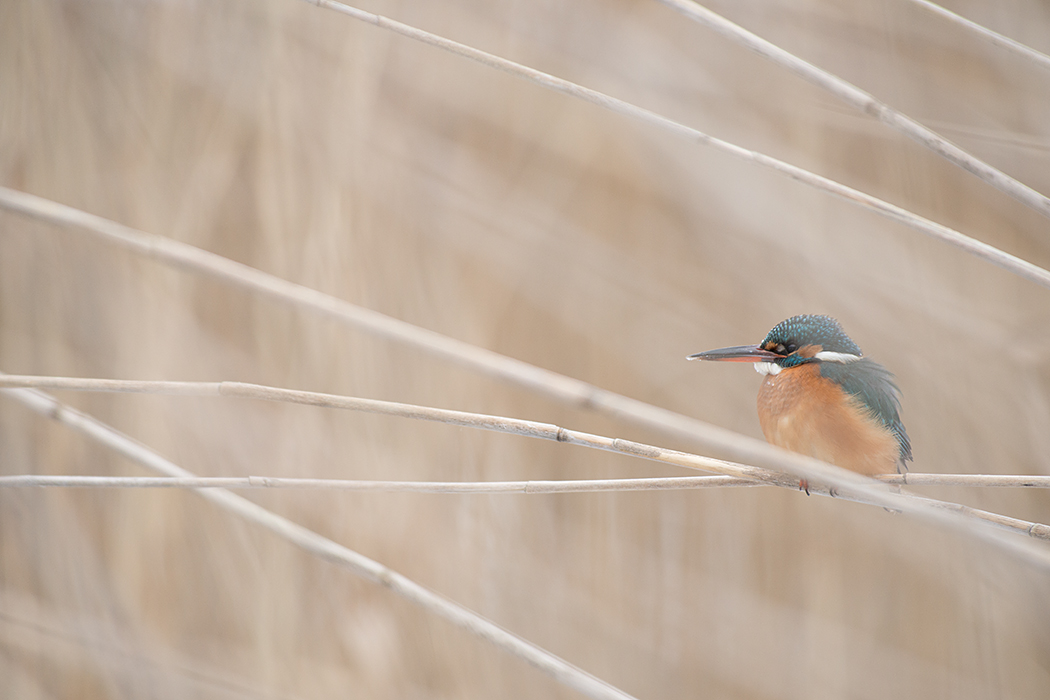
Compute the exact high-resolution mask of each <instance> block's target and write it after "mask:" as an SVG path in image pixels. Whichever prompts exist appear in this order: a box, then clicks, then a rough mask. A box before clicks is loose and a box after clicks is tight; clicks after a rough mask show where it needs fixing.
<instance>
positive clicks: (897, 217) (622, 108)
mask: <svg viewBox="0 0 1050 700" xmlns="http://www.w3.org/2000/svg"><path fill="white" fill-rule="evenodd" d="M305 1H306V2H309V3H311V4H313V5H318V6H320V7H324V8H327V9H330V10H335V11H336V12H340V13H342V14H345V15H349V16H351V17H353V18H355V19H358V20H361V21H363V22H368V23H370V24H374V25H376V26H377V27H381V28H383V29H387V30H389V31H392V32H395V33H397V34H401V35H402V36H406V37H409V38H411V39H415V40H416V41H420V42H422V43H425V44H429V45H430V46H435V47H438V48H441V49H444V50H445V51H449V52H451V53H454V54H457V55H459V56H463V57H465V58H469V59H472V60H474V61H477V62H479V63H482V64H484V65H486V66H490V67H492V68H497V69H499V70H502V71H504V72H506V73H510V74H511V75H514V76H517V77H520V78H524V79H526V80H529V81H531V82H534V83H536V84H537V85H541V86H543V87H545V88H548V89H550V90H554V91H556V92H561V93H563V94H566V95H570V96H572V97H576V98H578V99H581V100H584V101H585V102H590V103H592V104H596V105H598V106H600V107H604V108H605V109H608V110H611V111H613V112H616V113H617V114H622V115H624V116H627V117H630V118H632V119H637V120H639V121H641V122H644V123H646V124H648V125H650V126H654V127H656V128H659V129H662V130H664V131H667V132H669V133H672V134H674V135H676V136H679V137H681V138H684V139H686V140H689V141H693V142H695V143H699V144H702V145H705V146H710V147H712V148H715V149H716V150H719V151H722V152H724V153H728V154H730V155H732V156H735V157H737V158H742V159H744V160H748V161H751V162H752V163H755V164H756V165H760V166H762V167H765V168H768V169H770V170H773V171H775V172H778V173H780V174H782V175H786V176H787V177H790V178H791V179H793V180H797V181H798V182H801V183H803V184H806V185H809V186H811V187H814V188H816V189H819V190H822V191H824V192H827V193H829V194H832V195H835V196H836V197H839V198H841V199H844V200H846V201H848V202H852V203H854V204H857V205H859V206H861V207H863V208H865V209H869V210H871V211H874V212H876V213H878V214H881V215H882V216H885V217H886V218H888V219H892V220H893V221H896V222H898V223H901V224H904V225H905V226H908V227H910V228H912V229H914V230H916V231H919V232H921V233H924V234H926V235H927V236H930V237H931V238H935V239H937V240H939V241H942V242H944V243H948V244H949V245H953V246H956V247H957V248H961V249H962V250H965V251H966V252H968V253H970V254H972V255H976V256H977V257H979V258H982V259H984V260H987V261H988V262H991V263H994V264H995V265H998V266H1000V267H1002V268H1003V269H1005V270H1009V271H1010V272H1012V273H1014V274H1016V275H1019V276H1021V277H1023V278H1025V279H1027V280H1030V281H1032V282H1035V283H1036V284H1039V285H1041V286H1043V287H1047V288H1050V272H1047V271H1046V270H1044V269H1042V268H1040V267H1038V266H1036V265H1033V264H1032V263H1030V262H1027V261H1026V260H1023V259H1021V258H1018V257H1017V256H1014V255H1010V254H1009V253H1006V252H1004V251H1001V250H999V249H998V248H995V247H994V246H990V245H988V244H986V243H982V242H981V241H978V240H976V239H974V238H970V237H969V236H966V235H964V234H962V233H960V232H958V231H956V230H954V229H951V228H948V227H947V226H944V225H942V224H938V223H936V222H934V221H931V220H929V219H926V218H924V217H921V216H919V215H917V214H913V213H912V212H910V211H908V210H907V209H904V208H902V207H898V206H896V205H895V204H890V203H889V202H886V201H883V200H881V199H879V198H877V197H873V196H872V195H870V194H866V193H864V192H861V191H860V190H855V189H853V188H852V187H847V186H846V185H843V184H841V183H839V182H836V181H834V180H832V179H830V178H826V177H824V176H822V175H817V174H816V173H811V172H809V171H808V170H805V169H804V168H800V167H798V166H796V165H791V164H789V163H785V162H784V161H781V160H778V159H776V158H773V157H771V156H767V155H765V154H763V153H759V152H758V151H752V150H749V149H746V148H742V147H740V146H737V145H735V144H732V143H729V142H728V141H723V140H722V139H718V138H715V137H714V136H710V135H708V134H705V133H703V132H701V131H698V130H697V129H693V128H692V127H688V126H685V125H684V124H680V123H678V122H676V121H673V120H671V119H668V118H667V117H664V116H662V115H659V114H657V113H655V112H651V111H649V110H647V109H643V108H641V107H638V106H636V105H633V104H631V103H629V102H625V101H623V100H620V99H617V98H615V97H610V96H609V95H606V94H604V93H601V92H598V91H597V90H591V89H590V88H586V87H583V86H582V85H577V84H576V83H572V82H569V81H568V80H563V79H562V78H557V77H555V76H553V75H550V74H548V73H543V72H541V71H538V70H535V69H533V68H529V67H527V66H523V65H521V64H519V63H515V62H513V61H508V60H507V59H505V58H500V57H499V56H495V55H493V54H490V53H486V52H484V51H480V50H478V49H475V48H473V47H470V46H467V45H465V44H460V43H458V42H455V41H451V40H450V39H446V38H444V37H440V36H437V35H436V34H431V33H429V32H425V31H423V30H421V29H416V28H415V27H411V26H409V25H407V24H402V23H401V22H396V21H394V20H392V19H389V18H387V17H383V16H382V15H376V14H372V13H371V12H365V11H363V10H359V9H357V8H355V7H350V6H349V5H344V4H343V3H339V2H333V1H332V0H305ZM1004 177H1005V176H1004ZM1018 184H1020V183H1018ZM1021 187H1024V185H1021ZM1032 192H1033V193H1034V194H1035V195H1037V196H1038V197H1042V198H1043V199H1046V198H1045V197H1043V195H1041V194H1039V193H1038V192H1035V191H1034V190H1032ZM1026 203H1027V202H1026ZM1041 211H1042V212H1043V213H1050V206H1048V207H1047V208H1046V209H1041Z"/></svg>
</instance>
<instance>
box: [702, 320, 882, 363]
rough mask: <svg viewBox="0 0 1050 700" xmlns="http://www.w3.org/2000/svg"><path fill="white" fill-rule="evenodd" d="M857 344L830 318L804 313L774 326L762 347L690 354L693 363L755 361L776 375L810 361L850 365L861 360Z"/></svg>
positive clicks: (722, 349) (731, 348)
mask: <svg viewBox="0 0 1050 700" xmlns="http://www.w3.org/2000/svg"><path fill="white" fill-rule="evenodd" d="M861 357H863V354H862V353H861V351H860V348H859V347H857V344H856V343H854V342H853V341H852V340H851V339H850V337H849V336H848V335H846V333H845V332H844V331H843V330H842V326H840V325H839V322H838V321H836V320H835V319H833V318H831V317H830V316H819V315H815V314H804V315H802V316H792V317H791V318H789V319H787V320H784V321H781V322H780V323H778V324H777V325H775V326H773V329H772V330H770V331H769V333H767V334H766V337H765V340H763V341H762V342H761V343H759V344H758V345H737V346H734V347H730V348H718V349H717V350H707V351H706V352H698V353H696V354H695V355H690V356H689V359H690V360H711V361H715V362H754V363H755V369H756V370H758V371H759V372H760V373H762V374H772V375H776V374H779V373H780V372H781V370H784V369H787V368H789V367H795V366H798V365H802V364H805V363H808V362H839V363H848V362H854V361H856V360H859V359H861Z"/></svg>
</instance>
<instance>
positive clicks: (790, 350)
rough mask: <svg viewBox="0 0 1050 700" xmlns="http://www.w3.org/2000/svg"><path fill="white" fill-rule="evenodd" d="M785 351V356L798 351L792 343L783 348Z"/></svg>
mask: <svg viewBox="0 0 1050 700" xmlns="http://www.w3.org/2000/svg"><path fill="white" fill-rule="evenodd" d="M785 350H787V354H788V355H790V354H791V353H793V352H795V351H796V350H798V346H797V345H795V344H794V343H788V345H787V347H786V348H785Z"/></svg>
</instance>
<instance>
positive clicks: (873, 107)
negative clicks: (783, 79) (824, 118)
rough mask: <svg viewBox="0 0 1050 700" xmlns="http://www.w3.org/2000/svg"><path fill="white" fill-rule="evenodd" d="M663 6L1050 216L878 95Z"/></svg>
mask: <svg viewBox="0 0 1050 700" xmlns="http://www.w3.org/2000/svg"><path fill="white" fill-rule="evenodd" d="M659 2H662V3H663V4H664V5H667V6H668V7H670V8H672V9H674V10H676V11H677V12H679V13H681V14H682V15H684V16H686V17H688V18H689V19H691V20H693V21H694V22H697V23H698V24H701V25H703V26H704V27H707V28H708V29H710V30H712V31H714V32H716V33H718V34H720V35H721V36H723V37H725V38H726V39H729V40H730V41H732V42H734V43H737V44H740V45H741V46H743V47H745V48H747V49H749V50H750V51H753V52H755V53H757V54H758V55H759V56H762V57H763V58H766V59H769V60H770V61H772V62H773V63H776V64H777V65H778V66H781V67H782V68H786V69H787V70H789V71H791V72H792V73H794V74H795V75H797V76H799V77H800V78H802V79H803V80H806V81H808V82H810V83H812V84H814V85H816V86H818V87H820V88H823V89H824V90H826V91H828V92H829V93H831V94H832V95H834V96H835V97H837V98H838V99H840V100H842V101H843V102H845V103H846V104H848V105H850V106H852V107H854V108H855V109H857V110H859V111H861V112H863V113H864V114H868V115H871V116H873V117H875V118H876V119H878V120H879V121H880V122H882V123H883V124H885V125H887V126H889V127H890V128H892V129H895V130H896V131H898V132H900V133H902V134H904V135H905V136H907V137H908V138H910V139H912V140H914V141H916V142H918V143H920V144H922V145H923V146H925V147H926V148H928V149H930V150H931V151H933V152H934V153H936V154H937V155H939V156H941V157H942V158H944V159H945V160H947V161H949V162H950V163H954V164H955V165H957V166H959V167H960V168H962V169H964V170H966V171H968V172H970V173H972V174H973V175H976V176H977V177H978V178H979V179H981V180H982V181H984V182H985V183H987V184H989V185H991V186H992V187H995V188H996V189H998V190H1000V191H1001V192H1005V193H1006V194H1008V195H1010V196H1011V197H1013V198H1014V199H1016V200H1017V201H1019V202H1021V203H1023V204H1025V205H1027V206H1029V207H1031V208H1032V209H1035V210H1036V211H1037V212H1039V213H1040V214H1042V215H1043V216H1047V217H1050V197H1047V196H1046V195H1044V194H1042V193H1041V192H1037V191H1036V190H1034V189H1032V188H1031V187H1029V186H1028V185H1026V184H1024V183H1022V182H1020V181H1018V180H1017V179H1015V178H1013V177H1011V176H1009V175H1007V174H1006V173H1004V172H1003V171H1001V170H999V169H998V168H994V167H992V166H991V165H989V164H988V163H985V162H984V161H983V160H981V159H980V158H977V157H976V156H973V155H970V154H969V153H967V152H966V151H964V150H963V149H961V148H959V147H958V146H956V145H955V144H954V143H952V142H951V141H949V140H948V139H946V138H944V137H943V136H941V135H940V134H938V133H937V132H935V131H933V130H932V129H930V128H928V127H926V126H923V125H922V124H920V123H919V122H917V121H915V120H914V119H912V118H911V117H909V116H907V115H905V114H903V113H901V112H899V111H898V110H896V109H894V108H893V107H890V106H889V105H887V104H885V103H883V102H881V101H879V100H877V99H875V97H874V96H872V95H871V94H869V93H867V92H865V91H864V90H861V89H860V88H858V87H857V86H856V85H854V84H852V83H850V82H848V81H846V80H844V79H842V78H840V77H838V76H837V75H835V74H833V73H831V72H829V71H826V70H824V69H823V68H818V67H817V66H815V65H813V64H812V63H810V62H809V61H805V60H803V59H801V58H799V57H798V56H796V55H794V54H792V53H791V52H789V51H786V50H784V49H782V48H780V47H779V46H777V45H776V44H774V43H772V42H770V41H767V40H766V39H763V38H762V37H760V36H758V35H757V34H754V33H752V32H749V31H748V30H746V29H744V28H743V27H741V26H740V25H738V24H735V23H733V22H730V21H729V20H728V19H726V18H725V17H722V16H721V15H719V14H718V13H716V12H712V11H711V10H709V9H707V8H706V7H704V6H703V5H700V4H698V3H696V2H693V0H659Z"/></svg>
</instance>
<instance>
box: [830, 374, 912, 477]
mask: <svg viewBox="0 0 1050 700" xmlns="http://www.w3.org/2000/svg"><path fill="white" fill-rule="evenodd" d="M820 373H821V374H822V375H823V376H825V377H827V378H828V379H831V380H832V381H835V382H837V383H838V384H839V385H840V386H841V387H842V388H843V389H844V390H846V391H847V392H848V393H850V394H852V395H853V396H856V397H857V398H858V399H860V401H861V403H863V404H864V405H865V406H867V407H868V410H869V411H871V414H872V415H873V416H874V417H875V418H877V419H878V420H879V421H881V422H882V424H883V425H885V426H886V427H887V428H889V429H890V431H892V432H893V435H894V437H896V438H897V444H898V445H900V450H901V452H900V461H901V465H902V466H906V465H905V463H906V462H908V461H910V460H911V458H912V457H911V440H910V439H909V438H908V431H907V430H905V429H904V423H902V422H901V418H900V407H901V401H900V389H898V388H897V384H896V382H894V380H893V375H892V374H891V373H890V372H889V370H887V369H886V368H885V367H883V366H882V365H880V364H878V363H877V362H873V361H872V360H869V359H867V358H863V359H860V360H857V361H856V362H847V363H842V362H821V363H820Z"/></svg>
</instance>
